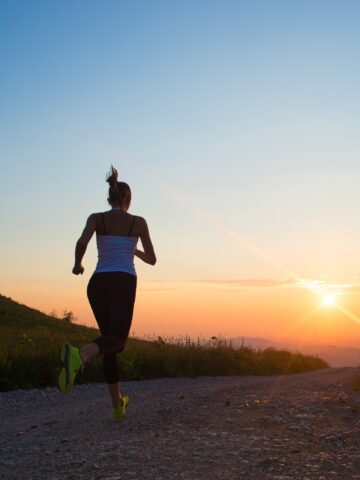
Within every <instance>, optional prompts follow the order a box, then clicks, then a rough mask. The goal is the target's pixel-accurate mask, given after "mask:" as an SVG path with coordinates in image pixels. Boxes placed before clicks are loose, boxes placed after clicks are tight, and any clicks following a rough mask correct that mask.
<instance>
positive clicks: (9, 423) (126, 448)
mask: <svg viewBox="0 0 360 480" xmlns="http://www.w3.org/2000/svg"><path fill="white" fill-rule="evenodd" d="M354 373H355V369H351V368H343V369H328V370H323V371H319V372H313V373H309V374H301V375H290V376H286V377H251V376H249V377H217V378H210V377H201V378H197V379H160V380H151V381H143V382H129V383H126V384H124V389H125V390H126V392H127V393H128V394H129V396H130V405H129V407H128V410H127V417H126V419H125V420H124V421H123V422H121V423H115V422H113V421H112V420H111V418H110V414H111V408H109V400H108V398H107V392H106V389H105V386H104V385H102V384H96V385H83V386H77V387H76V388H75V391H74V393H73V394H72V395H71V396H70V397H68V398H67V397H65V398H64V397H62V396H61V395H60V394H59V393H58V392H57V391H56V390H55V389H50V390H29V391H17V392H8V393H2V394H0V411H1V433H0V478H1V479H9V480H10V479H14V480H15V479H16V480H22V479H26V480H37V479H42V480H45V479H46V480H56V479H59V480H60V479H74V480H75V479H76V480H78V479H86V480H90V479H107V480H122V479H126V480H129V479H136V480H147V479H156V480H170V479H171V480H173V479H186V480H203V479H204V480H205V479H206V480H212V479H221V480H227V479H229V480H230V479H231V480H233V479H234V480H235V479H242V480H252V479H259V480H262V479H274V480H280V479H281V480H285V479H301V480H306V479H314V480H315V479H316V480H328V479H337V478H339V479H344V480H345V479H346V480H349V479H360V392H358V393H354V392H351V388H350V379H351V377H352V376H353V375H354Z"/></svg>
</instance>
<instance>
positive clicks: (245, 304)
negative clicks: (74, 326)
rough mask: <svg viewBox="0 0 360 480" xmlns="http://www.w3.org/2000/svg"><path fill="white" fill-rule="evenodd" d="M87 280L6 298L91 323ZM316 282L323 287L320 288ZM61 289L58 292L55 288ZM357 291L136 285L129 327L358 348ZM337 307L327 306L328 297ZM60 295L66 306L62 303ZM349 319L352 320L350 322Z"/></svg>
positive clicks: (240, 283)
mask: <svg viewBox="0 0 360 480" xmlns="http://www.w3.org/2000/svg"><path fill="white" fill-rule="evenodd" d="M86 283H87V278H86V277H85V276H84V277H73V281H71V282H68V283H67V284H64V285H62V289H63V292H62V291H61V290H60V289H59V284H58V283H54V284H53V285H51V284H48V285H47V286H44V285H41V284H40V285H36V284H32V285H26V284H24V285H23V286H21V285H19V284H18V286H17V287H16V289H15V288H14V289H11V288H10V289H9V290H10V291H8V292H7V295H10V296H12V297H13V299H14V300H17V301H20V302H21V303H25V304H27V305H29V306H31V307H34V308H38V309H40V310H41V311H44V312H46V313H49V312H50V311H51V310H53V309H55V310H56V311H57V313H58V314H59V315H60V314H61V312H62V309H65V308H66V309H68V310H72V311H73V312H74V314H75V316H76V317H77V322H78V323H81V324H85V325H88V326H95V325H96V324H95V321H94V318H93V315H92V312H91V310H90V307H89V305H88V303H87V299H86ZM319 285H320V287H319ZM60 288H61V287H60ZM358 288H360V287H359V286H349V285H346V286H345V288H342V287H341V285H336V286H335V287H334V286H331V285H328V284H325V283H320V284H319V283H316V282H315V288H314V283H312V282H306V283H305V284H302V283H300V282H299V281H295V280H281V281H278V282H276V281H275V280H271V279H260V280H256V279H244V280H241V279H238V280H232V281H229V282H223V283H219V282H217V281H211V280H206V281H204V280H202V281H141V280H139V284H138V292H137V300H136V305H135V311H134V319H133V324H132V333H133V334H136V335H138V336H146V335H152V334H153V335H162V336H164V337H178V336H184V335H190V336H191V337H194V338H195V337H198V336H200V337H205V338H209V337H211V336H212V335H215V336H219V335H220V336H223V337H226V338H231V337H237V336H251V337H262V338H266V339H270V340H274V341H278V342H284V343H286V342H288V343H289V342H291V343H304V344H313V345H327V344H336V345H338V346H360V319H358V318H357V312H358V313H359V314H360V302H359V298H358V293H357V290H358ZM329 291H330V292H331V291H333V292H334V293H335V296H336V303H335V305H333V306H325V305H324V304H323V298H324V295H325V294H326V292H329ZM64 298H66V302H65V303H64ZM351 316H352V318H351Z"/></svg>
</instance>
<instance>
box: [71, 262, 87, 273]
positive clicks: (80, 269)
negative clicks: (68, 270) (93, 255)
mask: <svg viewBox="0 0 360 480" xmlns="http://www.w3.org/2000/svg"><path fill="white" fill-rule="evenodd" d="M84 270H85V269H84V267H83V266H82V265H81V264H80V265H74V268H73V269H72V273H73V274H74V275H79V273H80V274H81V275H82V274H83V273H84Z"/></svg>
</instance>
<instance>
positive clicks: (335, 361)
mask: <svg viewBox="0 0 360 480" xmlns="http://www.w3.org/2000/svg"><path fill="white" fill-rule="evenodd" d="M231 344H232V345H233V346H234V347H240V346H241V345H244V346H249V347H252V348H255V349H260V350H263V349H265V348H270V347H273V348H276V349H278V350H279V349H286V350H290V351H293V352H294V351H298V352H301V353H305V354H310V355H318V356H319V357H321V358H323V359H324V360H325V361H326V362H327V363H328V364H329V365H330V366H331V367H359V366H360V348H354V347H338V346H336V345H310V344H309V345H301V344H295V343H281V342H275V341H272V340H267V339H265V338H253V337H234V338H231Z"/></svg>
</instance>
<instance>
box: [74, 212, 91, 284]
mask: <svg viewBox="0 0 360 480" xmlns="http://www.w3.org/2000/svg"><path fill="white" fill-rule="evenodd" d="M95 230H96V221H95V215H94V214H92V215H90V217H89V218H88V219H87V221H86V225H85V228H84V230H83V232H82V234H81V236H80V238H79V240H78V241H77V242H76V246H75V263H74V268H73V270H72V273H73V274H74V275H79V273H81V275H82V274H83V273H84V267H83V266H82V263H81V262H82V259H83V256H84V255H85V252H86V247H87V245H88V243H89V241H90V240H91V237H92V236H93V234H94V232H95Z"/></svg>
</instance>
